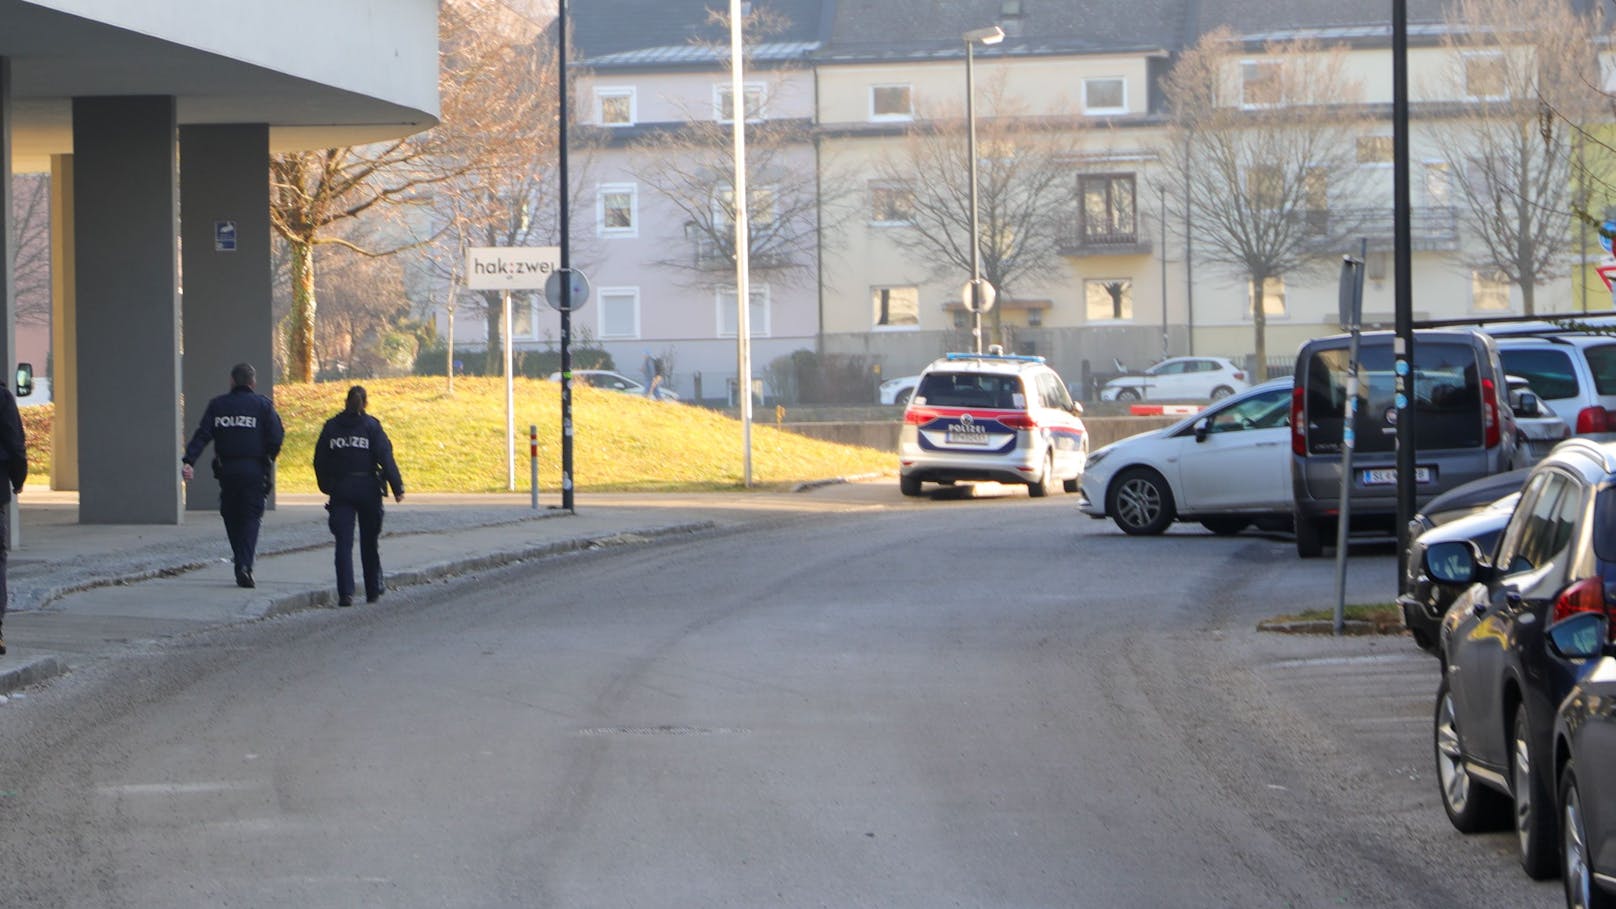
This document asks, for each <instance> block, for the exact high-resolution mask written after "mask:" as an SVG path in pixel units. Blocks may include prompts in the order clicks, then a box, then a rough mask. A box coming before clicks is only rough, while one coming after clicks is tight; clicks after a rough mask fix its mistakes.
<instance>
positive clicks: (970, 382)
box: [915, 372, 1026, 410]
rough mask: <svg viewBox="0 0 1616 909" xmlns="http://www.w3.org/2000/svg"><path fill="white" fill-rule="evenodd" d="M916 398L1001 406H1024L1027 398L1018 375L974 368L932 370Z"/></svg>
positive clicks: (944, 404)
mask: <svg viewBox="0 0 1616 909" xmlns="http://www.w3.org/2000/svg"><path fill="white" fill-rule="evenodd" d="M915 399H916V401H923V402H925V403H926V404H929V405H931V406H933V407H992V408H998V409H1001V410H1011V409H1015V408H1018V407H1023V406H1025V404H1024V402H1025V400H1026V399H1025V398H1024V397H1022V396H1021V380H1020V379H1018V378H1017V377H1015V376H1001V375H989V374H983V373H974V372H934V373H929V374H927V375H926V377H925V378H923V379H921V380H920V388H919V389H918V390H917V391H916V392H915ZM1018 399H1019V402H1018Z"/></svg>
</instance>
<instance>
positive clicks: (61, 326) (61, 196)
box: [50, 155, 79, 490]
mask: <svg viewBox="0 0 1616 909" xmlns="http://www.w3.org/2000/svg"><path fill="white" fill-rule="evenodd" d="M50 187H51V199H50V224H51V364H52V369H51V373H52V375H51V403H52V405H53V407H54V408H55V411H56V418H55V419H54V420H53V421H52V422H51V488H52V489H63V490H76V489H78V488H79V373H78V368H79V367H78V363H79V358H78V319H77V318H76V316H77V313H78V303H77V287H78V283H77V281H75V280H74V279H75V278H76V277H77V274H76V272H75V270H74V265H73V263H74V257H73V252H74V246H73V156H72V155H52V156H51V177H50Z"/></svg>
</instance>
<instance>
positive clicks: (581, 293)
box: [544, 268, 589, 312]
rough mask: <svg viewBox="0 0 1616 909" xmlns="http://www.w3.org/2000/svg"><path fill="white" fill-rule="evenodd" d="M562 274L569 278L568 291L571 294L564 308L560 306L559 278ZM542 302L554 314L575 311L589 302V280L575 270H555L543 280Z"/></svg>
mask: <svg viewBox="0 0 1616 909" xmlns="http://www.w3.org/2000/svg"><path fill="white" fill-rule="evenodd" d="M564 274H565V275H570V276H571V288H570V290H571V292H572V293H571V295H570V296H571V299H569V300H567V301H566V302H567V303H568V304H569V305H566V306H563V305H562V300H561V276H562V275H564ZM544 300H545V302H546V303H549V304H550V308H551V309H553V310H555V311H556V312H571V311H572V310H575V309H581V308H583V305H584V304H585V303H587V302H589V279H588V278H586V277H584V273H583V272H581V271H579V270H578V269H576V268H568V269H564V270H563V269H556V270H555V271H552V272H550V277H548V278H546V279H545V280H544Z"/></svg>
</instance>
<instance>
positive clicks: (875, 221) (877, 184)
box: [867, 180, 915, 227]
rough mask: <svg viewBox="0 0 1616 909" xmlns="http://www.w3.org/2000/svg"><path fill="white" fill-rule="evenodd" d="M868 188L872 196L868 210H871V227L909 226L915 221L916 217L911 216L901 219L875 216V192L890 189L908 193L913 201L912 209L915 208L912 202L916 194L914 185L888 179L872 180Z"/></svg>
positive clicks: (890, 190)
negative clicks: (894, 219)
mask: <svg viewBox="0 0 1616 909" xmlns="http://www.w3.org/2000/svg"><path fill="white" fill-rule="evenodd" d="M867 189H868V190H869V193H870V198H869V200H868V201H869V202H870V203H871V204H870V205H869V206H868V210H869V213H870V226H871V227H908V226H910V225H912V224H914V223H915V221H914V218H912V217H910V218H901V219H899V220H896V221H890V220H881V219H879V218H877V217H876V216H875V205H874V204H873V203H874V201H875V194H876V193H877V192H880V191H883V190H885V191H888V192H894V193H900V194H907V195H908V196H909V200H910V202H911V211H912V210H913V206H912V203H913V202H914V195H915V191H914V187H912V186H909V185H907V184H902V183H894V182H891V181H886V180H871V181H870V182H869V184H868V186H867Z"/></svg>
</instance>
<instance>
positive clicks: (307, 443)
mask: <svg viewBox="0 0 1616 909" xmlns="http://www.w3.org/2000/svg"><path fill="white" fill-rule="evenodd" d="M363 384H364V385H365V387H366V389H368V390H369V392H370V412H371V414H372V415H374V416H375V417H376V418H378V419H379V420H381V421H382V426H383V427H384V428H386V430H387V434H388V435H389V436H390V437H391V438H392V440H393V447H394V450H395V453H396V455H397V459H398V466H399V470H400V471H401V472H402V473H403V474H404V485H405V488H407V489H409V490H410V491H412V492H503V491H505V490H506V488H507V484H506V475H507V447H506V442H505V383H504V380H502V379H497V378H475V377H461V378H456V379H455V383H454V395H453V396H450V395H449V394H448V393H447V383H446V382H445V380H444V379H443V378H442V377H437V378H428V377H415V378H404V379H374V380H369V381H366V382H364V383H363ZM347 391H348V383H337V382H328V383H320V384H313V385H280V386H277V387H276V389H275V404H276V407H277V408H278V409H279V410H280V413H281V419H282V421H283V422H284V423H285V424H286V445H285V448H284V449H283V451H282V452H281V458H280V466H279V470H278V474H277V482H278V484H279V488H280V489H282V490H283V491H286V492H314V491H316V490H315V485H314V470H313V466H312V463H311V462H312V458H313V446H314V441H315V439H317V438H318V437H319V434H320V427H321V426H322V425H323V424H324V422H325V420H326V419H327V418H329V417H331V416H332V415H333V414H335V413H337V412H338V411H340V410H341V409H342V403H343V399H344V397H345V395H346V394H347ZM515 400H516V433H517V445H516V488H517V489H518V490H525V489H527V488H528V476H529V466H528V464H529V461H528V426H529V425H535V426H537V427H538V450H539V487H540V489H541V490H550V491H554V490H558V489H560V488H561V386H560V385H557V384H555V383H553V382H546V381H542V380H537V379H517V380H516V385H515ZM54 411H55V407H54V405H49V404H47V405H42V406H39V407H28V408H24V409H23V419H24V428H25V431H26V432H27V433H28V441H29V452H28V455H29V456H28V464H29V471H30V475H31V476H33V477H35V478H36V479H33V480H31V481H30V482H34V483H42V482H43V481H44V477H45V476H47V475H48V474H49V464H50V461H49V458H50V454H49V440H50V429H49V426H50V419H51V416H52V415H53V414H54ZM572 418H573V425H574V427H575V431H574V435H573V473H574V477H573V483H574V487H575V488H577V489H592V490H598V491H656V490H663V491H675V490H683V491H702V490H722V489H738V488H741V485H742V456H743V451H742V444H741V443H742V439H741V424H740V423H739V422H738V421H737V420H734V419H731V418H729V417H726V416H724V415H722V414H720V413H717V412H714V411H711V410H707V409H705V408H701V407H694V406H690V405H685V404H670V403H666V402H659V401H649V400H646V399H644V398H639V397H634V396H632V395H625V394H622V393H620V392H613V391H605V390H602V389H596V388H574V389H573V396H572ZM193 429H194V427H190V426H187V427H185V432H186V434H187V436H189V434H190V432H191V431H192V430H193ZM175 457H176V459H177V458H178V454H177V453H176V455H175ZM896 468H897V458H896V455H895V454H894V453H892V452H888V451H877V450H875V449H870V448H860V447H857V446H851V445H836V444H833V443H830V442H823V441H820V440H817V439H810V438H807V437H805V436H799V435H796V434H793V433H789V432H782V431H780V430H777V429H775V428H774V427H773V426H771V425H767V424H766V423H764V422H761V421H759V420H756V419H755V420H754V422H753V425H752V480H753V483H754V485H758V486H762V487H764V488H784V487H789V486H791V485H793V484H796V483H800V482H804V481H809V480H819V479H825V478H829V477H838V476H849V475H854V474H869V473H883V472H892V471H895V470H896Z"/></svg>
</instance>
